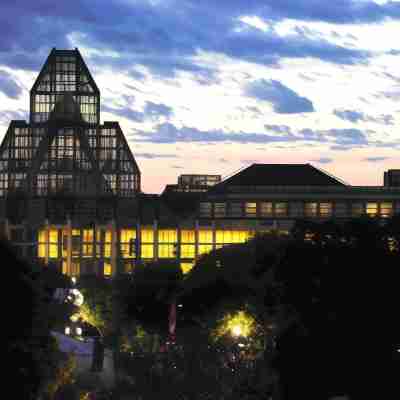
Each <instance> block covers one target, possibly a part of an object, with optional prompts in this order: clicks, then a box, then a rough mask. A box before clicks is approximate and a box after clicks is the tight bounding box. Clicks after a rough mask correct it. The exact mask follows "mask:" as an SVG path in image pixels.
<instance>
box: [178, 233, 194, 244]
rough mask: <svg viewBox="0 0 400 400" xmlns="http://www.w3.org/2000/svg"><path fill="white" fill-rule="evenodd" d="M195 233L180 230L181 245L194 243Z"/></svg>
mask: <svg viewBox="0 0 400 400" xmlns="http://www.w3.org/2000/svg"><path fill="white" fill-rule="evenodd" d="M195 237H196V235H195V231H189V230H181V242H182V243H194V242H195Z"/></svg>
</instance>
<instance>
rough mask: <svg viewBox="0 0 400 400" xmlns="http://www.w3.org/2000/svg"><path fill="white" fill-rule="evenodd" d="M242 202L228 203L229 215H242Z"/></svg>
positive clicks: (236, 216)
mask: <svg viewBox="0 0 400 400" xmlns="http://www.w3.org/2000/svg"><path fill="white" fill-rule="evenodd" d="M242 215H243V213H242V203H230V205H229V216H231V217H235V218H240V217H242Z"/></svg>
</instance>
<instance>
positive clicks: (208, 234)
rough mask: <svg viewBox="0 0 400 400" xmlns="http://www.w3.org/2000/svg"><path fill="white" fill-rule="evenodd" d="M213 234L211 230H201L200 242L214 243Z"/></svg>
mask: <svg viewBox="0 0 400 400" xmlns="http://www.w3.org/2000/svg"><path fill="white" fill-rule="evenodd" d="M212 242H213V234H212V231H211V230H199V243H212Z"/></svg>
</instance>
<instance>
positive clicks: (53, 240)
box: [49, 229, 58, 258]
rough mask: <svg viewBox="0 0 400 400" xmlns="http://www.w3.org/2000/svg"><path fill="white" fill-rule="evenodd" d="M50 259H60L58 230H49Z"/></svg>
mask: <svg viewBox="0 0 400 400" xmlns="http://www.w3.org/2000/svg"><path fill="white" fill-rule="evenodd" d="M49 242H50V244H49V258H57V257H58V231H57V229H50V230H49Z"/></svg>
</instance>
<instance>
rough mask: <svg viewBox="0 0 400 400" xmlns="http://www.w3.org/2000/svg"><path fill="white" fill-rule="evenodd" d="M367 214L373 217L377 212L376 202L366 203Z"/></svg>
mask: <svg viewBox="0 0 400 400" xmlns="http://www.w3.org/2000/svg"><path fill="white" fill-rule="evenodd" d="M366 211H367V215H369V216H371V217H374V216H375V215H377V214H378V203H367V209H366Z"/></svg>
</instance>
